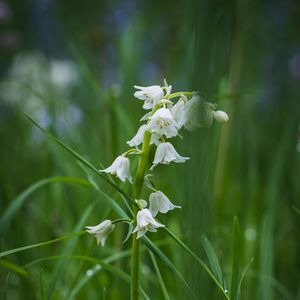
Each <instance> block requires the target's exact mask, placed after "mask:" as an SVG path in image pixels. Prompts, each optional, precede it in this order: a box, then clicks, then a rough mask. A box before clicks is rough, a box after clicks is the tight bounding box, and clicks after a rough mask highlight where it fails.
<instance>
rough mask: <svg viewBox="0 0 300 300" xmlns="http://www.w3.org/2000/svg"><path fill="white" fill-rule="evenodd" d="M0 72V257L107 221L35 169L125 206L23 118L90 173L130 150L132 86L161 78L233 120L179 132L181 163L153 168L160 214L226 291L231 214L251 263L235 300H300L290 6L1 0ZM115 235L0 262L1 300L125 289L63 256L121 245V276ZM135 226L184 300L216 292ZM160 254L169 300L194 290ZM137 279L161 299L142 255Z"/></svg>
mask: <svg viewBox="0 0 300 300" xmlns="http://www.w3.org/2000/svg"><path fill="white" fill-rule="evenodd" d="M0 76H1V82H0V115H1V117H0V141H1V146H0V157H1V164H0V176H1V180H0V197H1V198H0V201H1V202H0V217H1V226H0V235H1V236H0V249H1V251H5V250H8V249H13V248H17V247H20V246H24V245H30V244H35V243H38V242H42V241H47V240H51V239H54V238H56V237H59V236H62V235H65V234H68V233H72V232H75V231H79V230H82V229H83V228H84V225H95V224H97V223H99V222H100V221H101V220H102V219H104V218H107V217H109V218H115V217H116V216H115V213H114V212H113V211H112V210H111V208H110V206H109V204H108V203H107V201H104V200H103V195H102V194H101V193H99V192H98V191H94V190H91V189H89V188H87V187H85V186H81V185H80V184H74V182H71V184H69V183H70V182H69V183H68V182H67V183H66V182H61V181H60V180H59V179H57V180H56V181H55V180H52V181H51V180H47V179H46V178H50V177H53V176H69V177H76V178H83V179H85V180H93V181H95V182H97V184H99V186H100V187H101V189H102V190H103V191H105V193H108V194H110V195H111V196H112V197H113V198H114V199H115V201H117V202H118V203H120V204H121V205H123V204H122V199H121V198H120V197H119V196H118V195H116V194H115V193H114V192H113V191H112V190H111V188H110V187H109V186H107V185H106V184H105V183H103V182H102V181H101V178H98V177H96V178H93V177H92V175H91V174H89V173H88V172H87V171H86V169H84V168H83V166H82V165H81V164H79V163H78V162H77V161H76V160H74V158H73V157H72V156H70V154H69V153H67V152H66V151H64V150H62V149H61V148H60V147H59V146H57V145H55V144H54V143H52V142H50V141H49V140H48V139H47V137H46V136H45V135H44V134H43V133H42V132H41V131H40V130H39V129H37V128H36V127H35V126H34V125H33V124H32V123H31V122H30V121H29V120H28V119H27V118H26V116H25V115H24V112H25V113H27V114H29V115H30V116H31V117H32V118H34V119H35V120H36V121H37V122H38V123H39V124H40V125H41V126H42V127H44V128H46V129H47V130H48V131H50V132H51V133H52V134H53V135H55V136H57V137H58V138H59V139H61V140H62V141H63V142H65V143H66V144H67V145H69V146H70V147H71V148H73V149H75V150H76V151H78V152H79V153H80V154H81V155H83V156H84V157H85V158H86V159H87V160H88V161H90V162H91V163H92V164H93V165H95V166H96V167H97V168H101V166H103V165H105V166H107V165H109V164H110V163H111V161H112V160H113V159H114V158H115V157H116V155H117V154H119V153H122V152H124V151H125V150H126V149H127V148H126V141H127V140H129V139H130V138H131V137H132V136H133V134H134V133H135V131H136V130H137V128H138V126H139V119H140V116H141V115H142V114H143V110H142V108H141V102H140V101H139V100H137V99H134V97H133V92H134V89H133V85H134V84H137V85H146V86H147V85H152V84H163V79H164V78H167V80H168V82H169V83H170V84H172V85H173V90H174V91H182V90H186V91H192V90H198V91H200V92H201V94H202V95H205V98H206V99H208V100H210V101H212V102H217V103H218V107H219V108H220V109H222V110H224V111H226V112H228V114H229V116H230V122H229V123H228V124H226V125H220V124H214V125H213V126H212V127H211V128H203V129H198V130H196V131H193V132H184V133H183V137H184V139H183V140H181V139H178V140H177V141H176V142H175V144H176V148H177V149H178V151H179V153H181V154H182V155H185V156H190V157H191V160H190V161H189V162H188V163H186V164H184V165H170V166H169V167H164V168H163V167H162V168H159V169H158V170H157V171H156V172H155V175H156V176H157V183H158V184H159V186H160V188H162V189H163V190H164V191H165V192H166V194H167V195H168V196H169V197H170V199H172V201H173V202H174V203H176V204H178V205H181V206H182V209H181V210H177V211H173V212H171V213H169V214H168V215H167V216H163V217H162V218H161V221H162V222H163V223H164V224H168V226H169V227H170V228H171V229H172V230H173V231H174V232H176V233H177V234H178V235H179V236H180V237H181V239H182V240H183V241H184V242H185V243H186V244H187V245H188V246H189V247H190V248H191V249H192V250H193V251H194V252H195V253H197V254H198V255H199V256H200V257H201V258H202V259H203V260H204V261H206V262H207V263H208V264H209V261H208V259H207V255H206V254H207V253H206V252H205V249H204V247H203V234H205V235H206V236H207V238H208V239H209V241H210V242H211V244H212V245H213V247H214V249H215V251H216V253H217V256H218V259H219V261H220V264H221V266H222V270H223V272H224V278H225V279H226V280H227V285H228V286H229V285H230V282H229V281H230V274H231V266H232V261H233V260H234V258H236V254H234V255H233V250H232V224H233V218H234V216H237V218H238V220H239V224H240V240H239V248H238V249H239V250H238V254H239V260H240V266H241V271H242V269H243V267H245V266H246V265H247V264H248V263H249V262H250V261H251V259H252V258H254V260H253V262H252V263H250V266H249V268H248V271H247V273H246V275H245V277H244V280H243V284H242V292H241V295H242V297H241V299H245V300H247V299H249V300H250V299H258V300H270V299H300V256H299V253H300V243H299V233H300V231H299V229H300V227H299V226H300V211H299V209H300V183H299V178H300V168H299V167H300V164H299V163H300V101H299V95H300V94H299V92H300V2H299V1H296V0H265V1H260V0H251V1H250V0H236V1H233V0H232V1H230V0H228V1H217V0H213V1H208V0H198V1H196V0H195V1H190V0H186V1H169V0H166V1H150V0H149V1H137V0H127V1H121V0H114V1H104V0H103V1H96V0H89V1H80V0H73V1H58V0H31V1H30V0H27V1H21V0H9V1H5V0H1V1H0ZM44 179H46V180H44ZM41 180H42V181H41ZM43 180H44V181H43ZM124 188H125V189H128V188H129V186H128V185H125V186H124ZM28 189H29V190H28ZM30 189H32V190H30ZM25 190H27V192H25V194H24V191H25ZM20 195H21V196H20ZM18 196H19V197H18ZM11 207H13V209H12V208H11ZM8 209H11V211H12V213H10V214H9V213H7V212H8ZM126 232H127V227H126V226H125V225H124V226H122V225H121V226H118V228H117V230H116V231H115V232H114V234H113V235H112V236H110V237H109V239H108V241H107V243H106V246H105V247H103V248H101V247H97V246H96V244H95V240H94V238H92V237H91V236H87V235H84V236H80V237H74V238H72V239H70V240H67V241H64V242H61V243H55V244H51V245H48V246H44V247H40V248H33V249H31V250H27V251H23V252H19V253H16V254H12V255H10V256H7V257H4V258H3V259H2V260H1V261H0V298H1V299H128V296H129V285H128V283H126V281H124V280H122V279H120V278H119V277H118V276H117V275H116V274H112V273H110V272H108V271H105V270H103V269H102V268H100V267H99V265H97V264H96V265H95V263H91V262H88V261H86V260H83V259H80V258H78V257H77V259H74V257H73V259H71V256H90V257H95V258H99V259H105V258H107V257H112V256H113V255H118V253H123V255H124V257H123V258H120V257H119V258H118V259H116V260H114V261H113V260H112V261H113V262H111V264H112V265H113V266H115V267H118V268H121V269H122V270H124V271H125V272H127V273H128V272H129V269H130V268H129V266H130V260H129V256H128V251H127V250H128V249H130V242H127V243H124V244H121V243H120V241H122V240H123V239H124V237H125V236H126ZM148 236H149V237H150V238H151V239H152V240H154V241H156V243H157V245H159V248H160V249H161V250H162V251H163V252H164V253H165V254H166V255H167V256H168V258H169V259H170V260H171V261H172V263H173V264H174V265H175V266H176V268H177V270H178V271H179V272H180V273H181V274H182V276H183V278H184V279H185V281H186V282H187V284H188V285H189V286H190V288H191V290H192V291H193V293H194V295H196V298H198V299H222V298H221V296H220V294H219V293H218V291H217V289H216V287H215V285H214V284H213V283H212V281H211V279H209V278H208V276H207V274H206V273H205V272H204V271H203V269H201V268H200V267H199V265H197V264H195V262H194V261H193V259H192V258H191V257H190V256H189V255H188V254H187V253H185V252H184V251H183V250H182V249H180V248H179V247H178V245H176V244H175V243H174V241H173V240H170V238H169V237H168V236H166V234H165V233H164V232H158V233H157V234H155V235H154V234H149V235H148ZM201 237H202V238H201ZM126 251H127V252H126ZM63 255H64V257H62V256H63ZM126 255H127V256H126ZM67 256H70V257H69V258H68V257H67ZM157 264H158V267H159V269H160V272H161V275H162V278H163V280H164V282H165V285H166V288H167V290H168V292H169V297H170V299H192V298H191V292H190V291H189V290H188V289H187V288H186V287H185V286H184V285H183V284H182V282H181V281H179V280H178V277H176V274H174V272H171V271H170V270H169V269H168V268H167V267H166V266H165V264H164V263H163V262H162V261H161V260H159V259H157ZM23 267H24V268H23ZM18 268H19V269H18ZM24 270H25V271H26V272H24ZM141 278H142V282H141V283H142V285H143V287H144V289H145V291H146V292H147V293H149V294H150V296H151V297H150V298H151V299H165V298H164V294H163V293H162V291H161V289H160V286H159V284H158V281H157V279H156V275H155V266H154V265H153V261H152V260H151V257H150V256H149V253H148V252H147V251H146V250H145V251H143V265H142V268H141Z"/></svg>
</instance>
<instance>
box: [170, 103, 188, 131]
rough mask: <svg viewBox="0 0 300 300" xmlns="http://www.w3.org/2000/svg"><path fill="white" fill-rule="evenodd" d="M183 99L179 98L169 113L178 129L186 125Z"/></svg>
mask: <svg viewBox="0 0 300 300" xmlns="http://www.w3.org/2000/svg"><path fill="white" fill-rule="evenodd" d="M185 102H186V101H185V99H184V98H183V97H181V98H180V99H179V100H178V101H177V102H176V104H175V105H174V106H173V107H172V109H171V112H172V116H173V118H174V120H175V122H176V123H177V124H178V127H179V128H181V127H182V126H183V125H184V124H185V123H186V121H187V120H186V113H185V110H184V108H185Z"/></svg>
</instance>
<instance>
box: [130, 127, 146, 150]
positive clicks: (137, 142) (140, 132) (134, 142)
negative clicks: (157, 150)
mask: <svg viewBox="0 0 300 300" xmlns="http://www.w3.org/2000/svg"><path fill="white" fill-rule="evenodd" d="M146 129H147V125H146V124H144V125H142V126H141V127H140V128H139V129H138V131H137V133H136V135H135V136H134V137H133V138H132V139H131V140H130V141H128V142H127V144H128V145H129V146H130V147H135V146H139V145H140V144H141V143H142V142H143V139H144V133H145V131H146Z"/></svg>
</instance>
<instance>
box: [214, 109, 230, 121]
mask: <svg viewBox="0 0 300 300" xmlns="http://www.w3.org/2000/svg"><path fill="white" fill-rule="evenodd" d="M214 118H215V120H216V121H217V122H220V123H226V122H228V120H229V117H228V115H227V114H226V112H225V111H222V110H217V111H215V112H214Z"/></svg>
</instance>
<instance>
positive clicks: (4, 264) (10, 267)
mask: <svg viewBox="0 0 300 300" xmlns="http://www.w3.org/2000/svg"><path fill="white" fill-rule="evenodd" d="M0 265H1V266H2V267H4V268H6V269H8V270H10V271H12V272H14V273H17V274H19V275H22V276H26V277H28V275H29V274H28V272H27V271H26V270H25V269H24V268H23V267H20V266H18V265H16V264H14V263H12V262H10V261H7V260H4V259H0Z"/></svg>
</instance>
